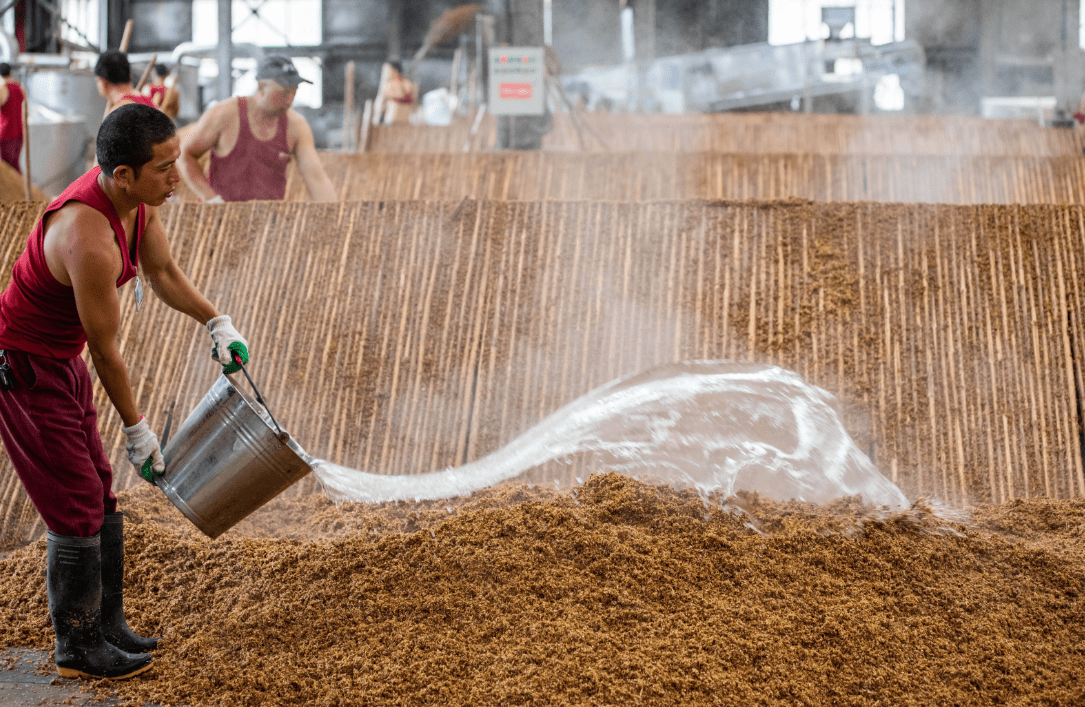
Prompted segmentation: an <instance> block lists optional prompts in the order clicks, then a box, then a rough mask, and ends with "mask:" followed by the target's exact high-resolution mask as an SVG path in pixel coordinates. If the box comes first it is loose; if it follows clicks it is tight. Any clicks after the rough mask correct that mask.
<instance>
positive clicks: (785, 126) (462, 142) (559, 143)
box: [367, 112, 1085, 157]
mask: <svg viewBox="0 0 1085 707" xmlns="http://www.w3.org/2000/svg"><path fill="white" fill-rule="evenodd" d="M578 123H579V124H580V125H582V127H581V128H580V130H579V132H578V130H577V127H576V124H574V122H573V121H572V120H571V119H570V117H569V116H568V115H567V114H564V113H558V114H555V115H554V127H553V129H552V130H551V132H550V133H549V134H548V135H546V136H545V137H544V138H543V149H545V150H563V151H569V150H574V151H575V150H588V151H600V150H607V151H619V152H628V151H652V152H739V153H759V154H760V153H789V152H796V153H807V152H809V153H814V154H823V155H930V156H946V155H986V156H1007V155H1024V156H1033V157H1054V156H1058V155H1064V156H1065V155H1080V154H1081V151H1082V146H1083V145H1085V132H1083V131H1081V130H1080V129H1078V128H1047V127H1043V126H1041V125H1039V124H1038V123H1037V121H1034V120H987V119H983V118H965V117H947V116H891V115H875V116H859V115H838V114H831V115H829V114H814V115H808V114H805V113H783V112H776V113H713V114H687V115H640V114H609V113H584V114H582V120H581V121H578ZM495 137H496V122H495V120H494V118H493V117H492V116H486V117H485V118H484V119H483V120H482V121H480V122H479V123H478V125H477V128H476V125H475V122H474V121H473V120H472V119H470V118H468V117H458V118H457V119H456V120H454V121H453V123H452V124H451V125H449V126H447V127H432V126H425V125H380V126H372V127H371V128H370V131H369V138H368V145H367V151H370V152H397V153H398V152H424V153H429V152H474V151H489V150H492V149H493V147H494V145H495Z"/></svg>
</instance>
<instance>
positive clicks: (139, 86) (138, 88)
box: [136, 54, 158, 93]
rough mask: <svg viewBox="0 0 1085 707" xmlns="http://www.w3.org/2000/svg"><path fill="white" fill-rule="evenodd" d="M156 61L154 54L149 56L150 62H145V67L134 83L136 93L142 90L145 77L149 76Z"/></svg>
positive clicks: (145, 80)
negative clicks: (137, 80)
mask: <svg viewBox="0 0 1085 707" xmlns="http://www.w3.org/2000/svg"><path fill="white" fill-rule="evenodd" d="M157 63H158V55H157V54H155V55H154V56H152V57H151V63H149V64H147V68H146V69H144V70H143V75H142V76H140V77H139V82H138V83H137V84H136V93H139V92H140V91H142V90H143V87H144V86H146V85H147V79H149V78H151V72H152V71H153V70H154V65H155V64H157Z"/></svg>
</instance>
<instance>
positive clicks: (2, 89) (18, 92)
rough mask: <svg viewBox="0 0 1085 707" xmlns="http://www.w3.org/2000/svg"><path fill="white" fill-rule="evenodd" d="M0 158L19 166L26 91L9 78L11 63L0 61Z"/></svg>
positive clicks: (20, 170)
mask: <svg viewBox="0 0 1085 707" xmlns="http://www.w3.org/2000/svg"><path fill="white" fill-rule="evenodd" d="M0 79H3V81H2V83H0V159H2V160H4V161H5V162H7V163H8V164H9V165H11V166H12V167H14V168H15V171H16V172H18V173H19V174H22V172H23V170H22V169H20V168H19V155H20V154H21V153H22V151H23V102H24V101H25V100H26V93H25V92H24V91H23V85H22V84H21V83H19V82H18V81H15V80H13V79H12V78H11V65H10V64H7V63H0Z"/></svg>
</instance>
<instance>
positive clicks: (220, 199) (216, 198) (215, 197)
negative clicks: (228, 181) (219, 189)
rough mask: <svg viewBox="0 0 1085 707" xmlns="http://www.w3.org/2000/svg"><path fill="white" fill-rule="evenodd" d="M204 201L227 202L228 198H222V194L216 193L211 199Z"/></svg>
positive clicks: (213, 202)
mask: <svg viewBox="0 0 1085 707" xmlns="http://www.w3.org/2000/svg"><path fill="white" fill-rule="evenodd" d="M203 203H205V204H225V203H226V200H225V199H223V198H222V194H215V195H214V196H213V197H211V198H210V199H207V200H206V201H204V202H203Z"/></svg>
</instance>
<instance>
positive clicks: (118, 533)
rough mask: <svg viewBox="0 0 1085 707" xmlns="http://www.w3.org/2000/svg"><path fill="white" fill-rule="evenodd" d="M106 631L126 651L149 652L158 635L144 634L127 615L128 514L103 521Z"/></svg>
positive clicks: (116, 515) (103, 614)
mask: <svg viewBox="0 0 1085 707" xmlns="http://www.w3.org/2000/svg"><path fill="white" fill-rule="evenodd" d="M100 535H101V537H102V634H104V635H105V640H107V641H109V642H110V643H112V644H113V645H115V646H116V647H117V648H120V649H121V650H122V651H127V652H129V653H147V652H148V651H153V650H154V649H155V648H157V647H158V639H157V638H144V637H143V636H140V635H139V634H137V633H135V632H133V631H132V629H130V628H129V627H128V621H126V620H125V618H124V516H123V515H121V514H120V513H106V516H105V522H104V523H102V532H101V533H100Z"/></svg>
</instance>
